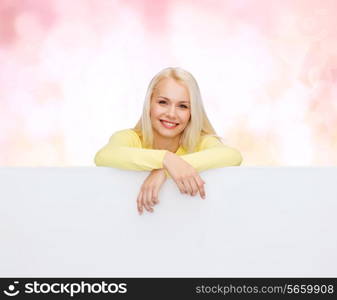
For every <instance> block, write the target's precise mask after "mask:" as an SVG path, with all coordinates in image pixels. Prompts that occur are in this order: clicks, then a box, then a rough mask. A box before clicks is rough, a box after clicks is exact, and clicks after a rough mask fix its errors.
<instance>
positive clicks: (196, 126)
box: [133, 68, 216, 153]
mask: <svg viewBox="0 0 337 300" xmlns="http://www.w3.org/2000/svg"><path fill="white" fill-rule="evenodd" d="M164 78H172V79H174V80H176V81H177V82H179V83H182V84H184V85H185V86H186V88H187V90H188V93H189V97H190V107H191V118H190V121H189V122H188V124H187V126H186V127H185V129H184V131H183V133H182V135H181V138H180V143H179V144H180V145H181V146H182V147H183V148H184V149H185V150H186V151H187V152H188V153H191V152H194V151H196V146H197V144H198V143H199V141H200V138H201V136H203V135H213V136H216V132H215V130H214V128H213V126H212V125H211V123H210V121H209V120H208V117H207V115H206V112H205V109H204V106H203V103H202V99H201V94H200V90H199V86H198V83H197V81H196V80H195V78H194V77H193V76H192V74H191V73H189V72H187V71H185V70H183V69H181V68H165V69H163V70H162V71H160V72H159V73H158V74H157V75H155V76H154V77H153V78H152V80H151V81H150V84H149V86H148V88H147V92H146V96H145V101H144V106H143V113H142V116H141V118H140V120H139V121H138V123H137V125H136V126H135V127H134V128H133V129H134V130H135V131H136V132H137V133H138V134H139V135H140V136H141V137H142V140H143V146H144V147H145V148H153V130H152V125H151V119H150V106H151V98H152V94H153V90H154V89H155V88H156V86H157V84H158V83H159V81H161V80H162V79H164Z"/></svg>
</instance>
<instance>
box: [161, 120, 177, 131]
mask: <svg viewBox="0 0 337 300" xmlns="http://www.w3.org/2000/svg"><path fill="white" fill-rule="evenodd" d="M159 121H160V123H161V124H162V125H163V126H164V127H165V128H166V129H174V128H176V127H177V126H178V125H179V123H175V122H171V121H167V120H162V119H160V120H159ZM164 122H167V123H173V124H175V126H173V127H169V126H166V125H165V123H164Z"/></svg>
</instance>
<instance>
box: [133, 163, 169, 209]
mask: <svg viewBox="0 0 337 300" xmlns="http://www.w3.org/2000/svg"><path fill="white" fill-rule="evenodd" d="M165 180H166V174H165V171H164V169H157V170H152V171H151V173H150V175H149V176H148V177H147V178H146V179H145V181H144V183H143V184H142V187H141V190H140V192H139V194H138V198H137V209H138V212H139V214H140V215H141V214H142V213H143V208H144V207H145V209H146V210H147V211H148V212H153V208H152V207H153V206H154V205H156V204H158V203H159V199H158V193H159V190H160V188H161V186H162V185H163V183H164V182H165Z"/></svg>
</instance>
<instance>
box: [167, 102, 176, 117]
mask: <svg viewBox="0 0 337 300" xmlns="http://www.w3.org/2000/svg"><path fill="white" fill-rule="evenodd" d="M167 115H168V117H170V118H171V119H174V118H175V116H176V108H175V105H170V106H169V108H168V111H167Z"/></svg>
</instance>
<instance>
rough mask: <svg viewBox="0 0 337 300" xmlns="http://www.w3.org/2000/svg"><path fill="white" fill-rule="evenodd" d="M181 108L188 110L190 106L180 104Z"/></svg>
mask: <svg viewBox="0 0 337 300" xmlns="http://www.w3.org/2000/svg"><path fill="white" fill-rule="evenodd" d="M180 107H181V108H183V109H187V108H188V106H187V105H185V104H180Z"/></svg>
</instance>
